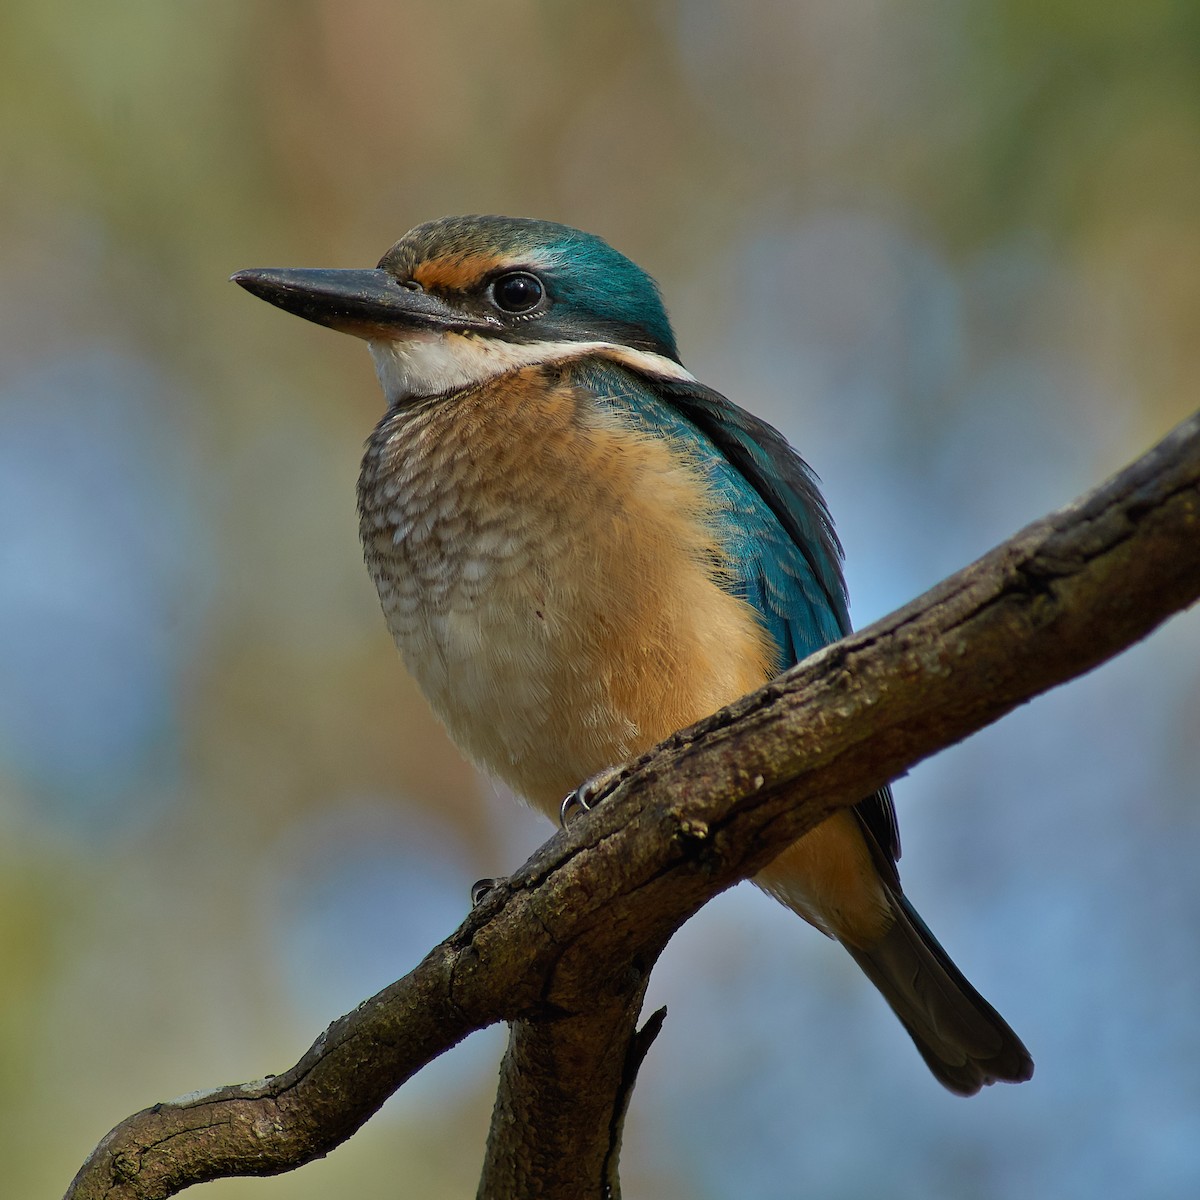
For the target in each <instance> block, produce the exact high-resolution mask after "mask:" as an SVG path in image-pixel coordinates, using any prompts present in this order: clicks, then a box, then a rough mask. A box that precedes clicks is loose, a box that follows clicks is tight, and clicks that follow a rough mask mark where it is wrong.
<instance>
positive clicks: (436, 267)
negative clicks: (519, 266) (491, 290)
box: [412, 254, 510, 292]
mask: <svg viewBox="0 0 1200 1200" xmlns="http://www.w3.org/2000/svg"><path fill="white" fill-rule="evenodd" d="M509 263H510V260H509V259H507V258H502V257H501V256H500V255H497V254H491V255H488V254H471V255H463V254H455V255H451V256H448V257H445V258H430V259H427V260H426V261H425V262H423V263H421V264H420V265H419V266H417V267H416V268H415V269H414V270H413V273H412V277H413V279H415V280H416V281H417V282H418V283H419V284H420V285H421V286H422V287H423V288H425V289H426V290H427V291H430V292H467V291H470V290H471V289H472V288H473V287H475V286H476V285H477V284H478V283H479V281H480V280H481V279H483V278H484V276H486V275H490V274H491V273H492V272H493V271H496V270H498V269H499V268H501V267H505V266H508V265H509Z"/></svg>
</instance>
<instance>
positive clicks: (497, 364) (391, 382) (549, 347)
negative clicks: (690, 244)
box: [368, 331, 696, 405]
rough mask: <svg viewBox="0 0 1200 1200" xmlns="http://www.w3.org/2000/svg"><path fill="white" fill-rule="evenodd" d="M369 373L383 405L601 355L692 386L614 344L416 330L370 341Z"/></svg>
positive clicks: (686, 376) (652, 357)
mask: <svg viewBox="0 0 1200 1200" xmlns="http://www.w3.org/2000/svg"><path fill="white" fill-rule="evenodd" d="M368 345H369V346H370V349H371V357H372V358H373V359H374V360H375V374H376V375H378V376H379V384H380V386H381V387H382V388H383V394H384V395H385V396H386V397H387V402H388V404H389V405H394V404H400V403H402V402H403V401H405V400H413V399H416V398H418V397H421V396H437V395H440V394H441V393H443V392H455V391H460V390H462V389H463V388H469V387H475V386H476V385H477V384H480V383H485V382H486V381H487V380H489V379H494V378H496V376H498V375H504V374H506V373H507V372H509V371H516V370H519V369H520V368H521V367H529V366H533V365H534V364H535V363H546V362H562V361H563V360H565V359H571V358H581V357H583V356H584V355H587V354H603V355H604V356H605V357H606V358H611V359H615V360H616V361H617V362H620V363H623V364H624V365H625V366H627V367H630V368H632V369H633V370H635V371H641V372H643V373H645V374H647V375H657V376H659V377H660V378H663V379H674V380H677V381H679V382H681V383H695V382H696V378H695V376H694V375H692V374H691V373H690V372H688V371H685V370H684V369H683V368H682V367H681V366H680V365H679V364H678V363H677V362H675V361H674V360H673V359H670V358H667V357H665V356H664V355H662V354H655V353H653V352H652V351H649V350H633V349H631V348H630V347H628V346H619V345H617V344H616V343H615V342H526V343H513V342H504V341H501V340H499V339H498V338H490V337H482V336H478V335H473V334H463V333H446V332H443V331H437V332H432V331H431V332H428V333H426V332H420V333H410V334H408V335H407V336H405V337H404V338H401V339H397V340H395V341H386V342H385V341H372V342H369V343H368Z"/></svg>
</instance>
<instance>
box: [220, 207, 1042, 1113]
mask: <svg viewBox="0 0 1200 1200" xmlns="http://www.w3.org/2000/svg"><path fill="white" fill-rule="evenodd" d="M233 281H234V282H236V283H238V284H240V285H241V286H242V287H243V288H245V289H246V290H247V291H249V292H251V293H252V294H253V295H255V296H257V297H259V298H261V299H263V300H266V301H269V302H270V303H271V304H273V305H276V306H278V307H279V308H281V309H283V310H285V311H286V312H289V313H293V314H295V315H297V316H300V317H304V318H305V319H307V320H309V321H313V322H316V323H317V324H319V325H324V326H327V327H329V328H332V329H334V330H337V331H340V332H343V333H349V334H352V335H354V336H355V337H358V338H360V339H363V340H365V341H366V343H367V345H368V348H369V350H370V353H371V356H372V358H373V360H374V364H375V370H376V374H377V376H378V379H379V382H380V385H381V386H382V389H383V392H384V396H385V399H386V405H387V407H386V412H385V413H384V415H383V417H382V419H381V420H380V421H379V423H378V425H377V426H376V428H375V430H374V432H373V433H372V434H371V436H370V438H369V440H368V441H367V444H366V450H365V453H364V456H363V461H362V469H361V475H360V478H359V484H358V510H359V518H360V533H361V537H362V544H363V551H364V556H365V559H366V564H367V567H368V570H369V572H370V575H371V577H372V579H373V580H374V583H375V586H376V588H377V590H378V593H379V599H380V603H381V606H382V609H383V613H384V616H385V618H386V622H387V626H388V629H389V630H390V632H391V635H392V638H393V639H394V641H395V643H396V646H397V647H398V649H399V651H400V654H401V656H402V658H403V660H404V662H405V664H406V666H407V668H408V670H409V672H410V673H411V674H412V675H413V677H414V678H415V679H416V681H417V683H418V684H419V686H420V688H421V690H422V692H423V693H424V695H425V697H426V699H427V700H428V702H429V704H430V706H431V707H432V709H433V710H434V712H435V713H436V714H437V715H438V716H439V717H440V718H441V720H442V722H443V723H444V724H445V726H446V727H447V729H448V731H449V733H450V735H451V736H452V738H453V739H454V740H455V741H456V742H457V743H458V745H459V746H460V747H461V748H462V749H463V751H464V752H465V753H466V754H467V755H468V756H469V757H470V758H471V759H473V760H474V761H475V762H476V763H477V764H479V765H480V766H481V767H482V768H483V769H484V770H485V771H487V772H490V773H491V774H492V775H493V776H495V777H497V778H499V779H500V780H501V781H503V782H504V783H505V784H507V785H508V786H509V787H510V788H511V789H512V790H513V791H514V792H515V793H517V795H519V796H520V797H523V798H524V799H525V800H526V801H527V802H528V803H530V804H531V805H532V806H533V807H535V808H537V809H540V810H542V811H543V812H545V813H546V814H547V815H548V816H551V817H552V818H553V817H555V816H558V815H559V813H560V809H561V805H562V803H563V797H564V796H568V797H569V796H570V795H571V794H573V793H574V792H575V790H576V789H577V788H578V786H579V785H580V783H581V781H585V780H588V779H592V778H595V777H597V776H600V775H602V774H603V773H604V772H605V771H608V770H611V769H612V768H613V767H614V766H615V765H617V764H620V763H623V762H626V761H629V760H630V759H633V758H636V757H637V756H638V755H640V754H643V753H644V752H646V751H647V750H649V749H651V748H652V747H653V746H655V745H657V744H658V743H659V742H661V741H663V740H665V739H666V738H667V737H669V736H670V735H671V734H672V733H674V732H676V731H677V730H679V729H682V728H684V727H686V726H689V725H692V724H694V723H695V722H697V721H698V720H700V719H701V718H703V717H705V716H707V715H709V714H711V713H713V712H715V711H716V710H717V709H719V708H721V707H723V706H725V705H727V704H729V703H731V702H732V701H734V700H736V699H738V698H739V697H741V696H743V695H744V694H746V693H748V692H751V691H754V690H756V689H757V688H759V687H761V686H762V685H764V684H765V683H767V682H768V681H769V680H770V679H772V678H773V677H775V676H776V675H777V674H778V673H780V672H781V671H783V670H786V669H787V668H788V667H790V666H792V665H793V664H795V663H797V662H799V661H800V660H801V659H803V658H805V657H806V656H808V655H809V654H812V653H813V652H815V651H816V650H818V649H820V648H821V647H822V646H824V645H826V644H828V643H830V642H833V641H835V640H837V639H838V638H841V637H842V636H844V635H845V634H847V633H848V632H849V631H850V628H851V626H850V617H849V611H848V601H847V592H846V585H845V582H844V579H843V574H842V547H841V545H840V543H839V540H838V538H837V535H836V533H835V531H834V527H833V522H832V519H831V517H830V514H829V510H828V508H827V507H826V504H825V501H824V499H823V498H822V495H821V493H820V490H819V486H818V481H817V478H816V476H815V474H814V473H813V472H812V471H811V470H810V468H809V467H808V465H807V464H806V463H805V462H804V461H803V460H802V459H801V458H800V457H799V455H798V454H797V453H796V452H795V451H794V450H792V448H791V447H790V446H789V444H788V442H787V441H786V440H785V438H784V437H783V436H782V435H781V434H780V433H779V432H778V431H776V430H775V429H774V428H773V427H772V426H770V425H769V424H767V423H766V422H765V421H763V420H761V419H760V418H759V417H757V416H754V415H752V414H751V413H750V412H749V411H748V410H746V409H743V408H741V407H739V406H738V405H736V404H735V403H733V402H732V401H730V400H729V399H727V398H726V397H725V396H724V395H722V394H721V393H719V392H717V391H715V390H713V389H712V388H710V387H707V386H705V385H704V384H702V383H701V382H699V381H698V380H697V379H696V378H695V377H694V376H693V375H692V374H691V373H690V372H689V371H687V370H686V369H685V367H684V366H683V362H682V359H681V357H680V354H679V350H678V347H677V344H676V339H675V334H674V332H673V330H672V327H671V324H670V321H669V319H668V316H667V312H666V309H665V307H664V303H663V300H662V296H661V294H660V292H659V289H658V286H657V284H656V283H655V282H654V281H653V279H652V278H651V277H650V275H649V274H647V273H646V272H645V271H644V270H643V269H642V268H641V267H639V266H638V265H637V264H636V263H634V262H633V261H632V260H631V259H629V258H627V257H626V256H625V255H623V254H621V253H620V252H619V251H618V250H616V249H614V248H613V247H612V246H610V245H609V244H608V242H606V241H604V240H603V239H602V238H600V237H598V236H597V235H594V234H591V233H587V232H584V231H582V230H578V229H574V228H571V227H570V226H566V225H561V224H558V223H556V222H552V221H547V220H539V219H533V218H527V217H503V216H452V217H443V218H440V219H438V220H433V221H429V222H426V223H424V224H421V225H418V226H416V227H415V228H414V229H412V230H410V231H409V232H408V233H407V234H405V235H404V236H403V237H402V238H401V239H400V240H399V241H398V242H396V243H395V245H393V246H392V247H391V249H390V250H388V251H387V253H386V254H384V256H383V258H382V259H380V261H379V263H378V265H377V266H376V267H375V268H374V269H325V268H261V269H251V270H245V271H239V272H238V273H237V274H235V275H234V276H233ZM899 853H900V843H899V835H898V832H897V826H896V815H895V808H894V805H893V801H892V795H891V791H890V789H889V788H888V787H884V788H882V789H880V790H879V791H877V792H875V793H873V794H872V795H870V796H867V797H865V798H864V799H863V800H861V801H860V802H859V803H858V804H857V805H856V806H855V807H853V808H852V809H842V810H840V811H838V812H835V813H834V814H832V815H831V816H830V817H828V818H827V819H826V820H825V821H824V822H822V823H821V824H820V825H818V826H817V827H816V828H814V829H813V830H811V831H810V832H808V833H807V834H805V835H804V836H803V837H801V838H800V839H799V840H798V841H797V842H795V843H794V844H792V845H791V846H790V847H788V848H787V849H785V850H784V851H783V853H782V854H780V855H779V856H778V858H776V859H775V860H774V862H773V863H771V864H770V865H769V866H768V867H767V868H765V869H764V870H763V871H762V872H761V873H760V874H759V875H757V876H756V877H755V882H756V883H757V884H758V885H759V886H760V887H761V888H763V889H764V890H765V891H766V892H768V893H769V894H770V895H772V896H773V897H775V898H776V899H778V900H779V901H781V902H782V903H783V904H785V905H786V906H787V907H788V908H790V909H792V910H793V911H794V912H796V913H797V914H798V915H799V916H801V917H802V918H804V919H805V920H806V921H808V922H809V923H810V924H812V925H814V926H815V927H816V928H817V929H819V930H821V931H822V932H823V933H825V934H827V935H829V936H830V937H832V938H834V939H836V940H837V941H839V942H840V943H841V944H842V945H843V946H844V947H845V948H846V950H848V951H849V953H850V955H851V956H852V957H853V959H854V960H855V962H857V964H858V965H859V966H860V967H861V968H862V970H863V971H864V972H865V974H866V975H867V977H868V979H870V981H871V982H872V983H873V984H874V985H875V986H876V988H878V989H879V991H880V992H881V993H882V995H883V997H884V999H885V1000H886V1001H887V1003H888V1004H889V1005H890V1006H891V1008H892V1010H893V1011H894V1013H895V1014H896V1016H897V1017H898V1018H899V1019H900V1022H901V1023H902V1025H903V1026H904V1028H905V1029H906V1030H907V1032H908V1034H909V1035H910V1036H911V1038H912V1040H913V1042H914V1043H915V1045H916V1047H917V1050H918V1051H919V1052H920V1054H921V1056H922V1057H923V1058H924V1060H925V1062H926V1063H927V1065H928V1066H929V1068H930V1069H931V1071H932V1072H933V1075H934V1076H935V1077H936V1078H937V1079H938V1080H939V1081H940V1082H941V1083H942V1084H943V1085H945V1087H947V1088H948V1089H950V1090H951V1091H952V1092H955V1093H958V1094H961V1095H972V1094H974V1093H976V1092H978V1091H979V1090H980V1089H981V1088H982V1087H983V1086H984V1085H986V1084H991V1083H994V1082H997V1081H1007V1082H1021V1081H1023V1080H1026V1079H1029V1078H1030V1077H1031V1075H1032V1072H1033V1062H1032V1059H1031V1058H1030V1056H1029V1052H1028V1051H1027V1050H1026V1048H1025V1046H1024V1045H1023V1044H1022V1042H1021V1040H1020V1038H1018V1037H1017V1035H1016V1034H1015V1033H1014V1032H1013V1031H1012V1029H1011V1028H1010V1027H1009V1026H1008V1024H1007V1023H1006V1022H1005V1021H1004V1019H1003V1018H1002V1017H1001V1016H1000V1015H999V1014H998V1013H997V1012H996V1010H995V1009H994V1008H993V1007H992V1006H991V1005H990V1004H989V1003H988V1002H987V1001H986V1000H985V999H984V998H983V997H982V996H981V995H980V994H979V993H978V992H977V991H976V990H975V988H974V987H972V985H971V984H970V983H969V982H968V981H967V979H966V978H965V976H964V975H963V974H962V972H961V971H960V970H959V969H958V968H957V967H956V966H955V964H954V963H953V961H952V960H951V959H950V957H949V955H948V954H947V953H946V952H945V951H944V950H943V949H942V947H941V945H940V944H939V943H938V941H937V940H936V939H935V938H934V936H933V934H932V933H930V931H929V929H928V928H927V927H926V925H925V923H924V922H923V921H922V919H921V918H920V916H919V915H918V914H917V911H916V909H915V908H914V907H913V906H912V904H911V903H910V901H909V899H908V897H907V896H906V895H905V893H904V891H903V889H902V888H901V885H900V877H899V874H898V871H897V867H896V860H897V858H898V857H899Z"/></svg>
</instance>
